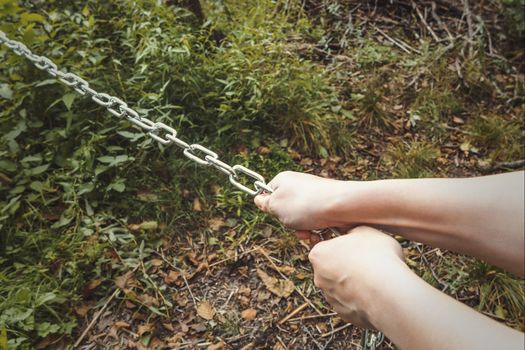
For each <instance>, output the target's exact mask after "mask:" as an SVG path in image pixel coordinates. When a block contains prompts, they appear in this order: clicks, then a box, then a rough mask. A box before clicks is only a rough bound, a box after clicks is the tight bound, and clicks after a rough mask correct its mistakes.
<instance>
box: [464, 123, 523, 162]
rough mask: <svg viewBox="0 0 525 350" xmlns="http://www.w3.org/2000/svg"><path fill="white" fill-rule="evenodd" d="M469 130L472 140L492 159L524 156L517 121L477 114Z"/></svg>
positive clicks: (520, 130) (502, 159)
mask: <svg viewBox="0 0 525 350" xmlns="http://www.w3.org/2000/svg"><path fill="white" fill-rule="evenodd" d="M469 130H470V131H471V133H472V136H471V139H472V141H473V142H474V143H475V144H476V145H477V146H479V147H480V148H481V149H482V150H484V151H486V152H487V153H488V156H489V158H490V159H491V160H492V161H511V160H517V159H522V158H523V157H524V156H525V155H524V150H523V147H522V146H521V141H522V140H523V130H522V128H521V126H520V123H519V122H514V121H508V120H505V119H503V118H501V117H498V116H479V117H478V118H475V119H473V120H472V121H471V123H470V124H469Z"/></svg>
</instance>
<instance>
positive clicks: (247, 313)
mask: <svg viewBox="0 0 525 350" xmlns="http://www.w3.org/2000/svg"><path fill="white" fill-rule="evenodd" d="M255 316H257V310H255V309H246V310H244V311H243V312H241V317H242V318H243V319H245V320H246V321H251V320H253V319H254V318H255Z"/></svg>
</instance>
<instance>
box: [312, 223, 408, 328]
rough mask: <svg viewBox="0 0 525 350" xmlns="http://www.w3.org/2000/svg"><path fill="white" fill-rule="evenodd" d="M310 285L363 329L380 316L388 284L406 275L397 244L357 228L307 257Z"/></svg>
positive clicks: (348, 319) (322, 244)
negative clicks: (309, 266) (310, 265)
mask: <svg viewBox="0 0 525 350" xmlns="http://www.w3.org/2000/svg"><path fill="white" fill-rule="evenodd" d="M308 258H309V259H310V262H311V263H312V266H313V269H314V284H315V285H316V286H317V287H318V288H320V289H321V290H322V291H323V293H324V296H325V297H326V300H327V301H328V302H329V303H330V304H331V305H332V306H333V308H334V310H335V311H336V312H337V313H338V314H339V316H340V317H341V318H342V319H343V320H345V321H347V322H351V323H353V324H355V325H358V326H361V327H365V328H376V327H375V326H374V319H375V315H378V314H379V313H381V312H384V310H383V309H382V306H381V305H380V302H378V301H379V300H383V299H384V298H382V297H380V296H381V293H388V292H389V291H388V281H394V282H393V283H395V280H396V276H399V275H400V274H405V273H407V272H410V269H409V268H408V267H407V266H406V264H405V263H404V261H403V260H404V257H403V251H402V249H401V246H400V245H399V243H398V242H397V241H396V240H395V239H393V238H392V237H390V236H389V235H386V234H384V233H382V232H380V231H378V230H376V229H373V228H371V227H366V226H359V227H356V228H354V229H353V230H351V231H349V233H348V234H346V235H343V236H339V237H337V238H334V239H331V240H328V241H323V242H320V243H319V244H317V245H316V246H314V248H313V249H312V250H311V251H310V255H309V256H308Z"/></svg>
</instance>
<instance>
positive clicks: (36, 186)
mask: <svg viewBox="0 0 525 350" xmlns="http://www.w3.org/2000/svg"><path fill="white" fill-rule="evenodd" d="M29 187H30V188H31V189H33V190H35V191H37V192H42V191H43V190H44V184H43V183H42V182H40V181H33V182H31V184H29Z"/></svg>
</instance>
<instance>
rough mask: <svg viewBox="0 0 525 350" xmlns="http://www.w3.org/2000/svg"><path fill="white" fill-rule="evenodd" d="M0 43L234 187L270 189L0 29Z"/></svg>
mask: <svg viewBox="0 0 525 350" xmlns="http://www.w3.org/2000/svg"><path fill="white" fill-rule="evenodd" d="M0 44H4V45H5V46H7V47H8V48H10V49H11V50H13V52H14V53H15V54H17V55H19V56H23V57H25V58H27V59H28V60H30V61H31V62H33V64H34V65H35V67H37V68H38V69H41V70H43V71H46V72H47V73H49V74H50V75H51V76H53V77H56V78H58V80H59V81H61V82H62V83H63V84H65V85H67V86H69V87H71V88H73V89H74V90H75V91H76V92H78V93H79V94H81V95H82V96H86V95H88V96H90V97H91V100H92V101H93V102H95V103H96V104H98V105H100V106H102V107H104V108H106V109H107V111H108V112H109V113H111V114H112V115H114V116H115V117H118V118H126V119H127V120H128V121H130V122H131V123H133V124H135V125H137V126H138V127H140V128H141V129H143V130H144V131H145V132H146V133H147V135H149V136H150V137H151V138H152V139H153V140H155V141H157V142H159V143H161V144H163V145H170V144H175V145H176V146H178V147H180V148H182V149H183V154H184V156H186V157H187V158H188V159H190V160H192V161H193V162H195V163H197V164H200V165H206V166H211V167H213V168H216V169H217V170H219V171H221V172H223V173H224V174H226V175H228V178H229V180H230V183H231V184H232V185H233V186H235V187H236V188H237V189H239V190H241V191H243V192H245V193H248V194H249V195H252V196H256V195H258V194H260V193H261V192H263V191H264V192H268V193H272V192H273V190H272V188H271V187H270V186H268V185H267V184H266V182H265V181H264V177H262V176H261V175H260V174H258V173H256V172H255V171H253V170H250V169H248V168H246V167H244V166H242V165H238V164H237V165H234V166H230V165H228V164H226V163H224V162H223V161H221V160H219V156H218V155H217V153H215V152H213V151H212V150H210V149H208V148H206V147H204V146H202V145H199V144H197V143H194V144H188V143H187V142H185V141H183V140H181V139H179V138H178V137H177V130H175V129H174V128H172V127H171V126H169V125H166V124H164V123H161V122H154V121H152V120H150V119H148V118H146V117H143V116H141V115H140V114H139V113H138V112H137V111H135V110H134V109H132V108H131V107H129V106H128V104H127V103H126V102H124V101H122V100H121V99H119V98H118V97H115V96H111V95H109V94H106V93H103V92H97V91H95V90H94V89H92V88H91V87H90V86H89V83H88V82H87V81H85V80H84V79H82V78H80V77H79V76H78V75H76V74H73V73H65V72H63V71H60V70H58V66H57V65H56V64H55V63H54V62H53V61H51V60H50V59H49V58H47V57H44V56H39V55H36V54H34V53H32V52H31V50H29V48H28V47H27V46H26V45H24V44H23V43H21V42H19V41H16V40H11V39H9V38H8V37H7V35H6V34H5V33H4V32H3V31H1V30H0ZM242 177H245V178H247V179H251V180H253V182H252V185H253V188H250V187H248V186H246V185H244V184H243V183H242V182H241V178H242Z"/></svg>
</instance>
